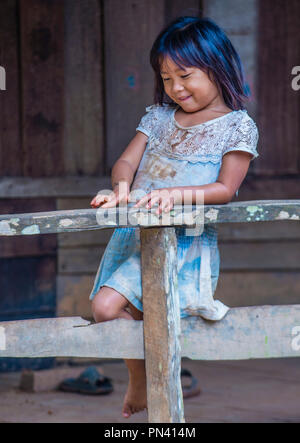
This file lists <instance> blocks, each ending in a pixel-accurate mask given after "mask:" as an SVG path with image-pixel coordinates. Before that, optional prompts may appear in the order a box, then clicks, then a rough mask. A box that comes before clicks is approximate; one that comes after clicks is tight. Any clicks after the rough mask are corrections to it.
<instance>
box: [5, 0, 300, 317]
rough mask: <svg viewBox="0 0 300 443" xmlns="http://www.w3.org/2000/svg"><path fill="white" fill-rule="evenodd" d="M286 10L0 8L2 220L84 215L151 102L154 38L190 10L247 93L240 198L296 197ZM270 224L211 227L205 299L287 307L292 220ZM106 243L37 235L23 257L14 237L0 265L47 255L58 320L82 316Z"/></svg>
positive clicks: (181, 5)
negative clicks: (223, 35) (212, 266)
mask: <svg viewBox="0 0 300 443" xmlns="http://www.w3.org/2000/svg"><path fill="white" fill-rule="evenodd" d="M299 4H300V2H299V1H297V0H291V1H289V2H284V1H283V0H273V1H270V0H261V1H260V0H249V1H247V8H245V1H244V0H202V1H200V0H188V1H185V2H182V1H179V0H151V2H150V1H149V0H84V1H83V0H52V1H46V0H2V1H1V2H0V65H2V66H4V67H5V69H6V74H7V90H6V91H0V101H1V102H0V104H1V106H0V175H1V180H0V199H5V204H4V203H3V205H2V210H3V211H8V210H9V211H11V212H15V211H19V212H29V211H31V209H32V208H35V210H37V211H38V210H52V209H72V208H86V207H89V202H90V200H91V199H92V197H93V196H94V195H95V193H96V192H97V191H98V190H100V189H108V188H110V172H111V168H112V166H113V164H114V162H115V161H116V159H117V158H118V156H119V155H120V154H121V152H122V151H123V150H124V148H125V147H126V145H127V143H128V141H129V140H130V139H131V138H132V136H133V135H134V134H135V128H136V126H137V124H138V122H139V119H140V118H141V116H142V115H143V114H144V113H145V107H146V106H148V105H150V104H152V102H153V99H152V95H153V73H152V70H151V67H150V64H149V51H150V48H151V44H152V42H153V40H154V38H155V37H156V35H157V34H158V32H159V31H160V30H161V28H162V27H163V26H164V24H165V23H167V22H169V21H170V20H172V19H173V18H175V17H177V16H179V15H201V14H203V15H205V16H210V17H211V18H213V19H215V20H216V22H217V23H218V24H220V25H221V26H222V27H223V28H224V29H225V31H226V32H227V33H228V35H229V37H230V38H231V40H232V41H233V43H234V45H235V46H236V47H237V49H238V51H239V52H240V54H241V58H242V61H243V62H244V65H245V69H246V73H247V82H248V84H249V87H250V88H251V89H252V92H253V97H252V100H251V102H250V103H249V109H248V110H249V113H250V115H251V116H253V118H255V120H256V121H257V123H258V125H259V129H260V133H261V139H260V145H259V150H260V154H261V156H260V158H259V159H258V160H256V161H255V162H253V164H252V165H251V171H250V173H249V175H248V177H247V179H246V181H245V183H244V184H243V186H242V188H241V190H240V194H239V199H240V200H255V199H272V198H279V199H280V198H282V199H286V198H299V177H300V174H299V124H298V123H297V122H298V121H299V97H300V94H299V92H298V93H297V92H295V91H292V90H291V88H290V87H289V86H290V83H291V75H290V71H291V69H292V67H293V66H295V65H298V64H299V52H298V51H299V47H300V45H299V34H298V33H297V29H299V23H298V20H299V19H298V17H299V16H300V14H298V12H299ZM276 29H279V36H280V39H278V38H277V34H274V32H275V30H276ZM279 40H280V41H279ZM269 48H270V49H269ZM277 54H278V56H276V55H277ZM273 73H274V79H273V80H272V81H271V80H270V74H273ZM287 76H288V77H287ZM274 82H275V84H274ZM274 90H275V93H274ZM277 104H278V106H277ZM270 105H271V106H270ZM270 108H272V109H271V113H270ZM282 147H283V149H282ZM283 152H285V153H286V155H285V154H283ZM26 199H27V200H26ZM1 201H2V202H4V200H1ZM13 202H15V204H13ZM16 202H18V203H16ZM6 204H9V205H10V206H7V205H6ZM32 205H33V206H32ZM271 225H272V226H270V224H269V225H268V229H266V228H265V226H264V224H263V223H262V224H259V225H257V226H255V227H254V226H253V227H250V226H248V225H231V226H224V227H222V228H220V250H221V259H222V261H221V271H222V272H221V277H220V281H219V285H218V288H217V294H216V296H217V297H218V298H220V299H222V300H224V301H225V302H227V303H228V304H229V305H232V306H233V305H235V306H240V305H248V304H263V303H266V302H267V303H273V302H274V303H280V301H282V302H283V303H287V302H288V301H289V300H290V301H291V302H294V301H297V302H298V301H299V300H298V299H297V297H298V296H299V285H298V280H297V276H298V273H299V263H300V260H299V256H298V254H299V253H298V252H297V251H298V250H300V248H299V242H300V238H299V227H298V225H299V223H297V224H295V225H292V226H291V225H290V224H289V225H287V224H285V223H277V222H275V223H274V224H271ZM111 234H112V231H109V230H108V231H105V232H104V231H93V232H86V233H75V234H63V235H58V236H57V237H56V236H54V237H53V238H51V242H50V243H51V244H50V246H49V243H47V242H49V241H50V240H49V239H48V240H47V239H43V240H38V239H37V238H34V237H31V242H32V243H30V244H31V245H32V250H30V248H29V247H28V245H26V244H25V243H21V240H20V239H19V240H20V243H19V246H18V248H19V249H18V251H19V252H16V251H17V249H16V248H17V247H16V245H14V244H13V242H9V243H6V244H5V245H4V243H2V245H3V247H2V251H6V252H5V254H6V255H3V259H5V260H6V259H8V256H9V257H12V258H13V257H14V254H16V257H19V259H21V258H22V259H23V260H25V261H26V260H28V259H29V258H30V257H34V256H39V257H44V258H45V257H48V256H50V257H51V260H52V264H51V265H49V266H50V268H51V266H55V268H56V269H57V273H56V275H55V276H54V277H52V283H51V284H52V288H53V290H55V291H56V300H57V303H56V312H57V314H59V315H72V314H79V315H85V316H90V305H89V302H88V295H89V292H90V290H91V288H92V284H93V279H94V277H95V273H96V271H97V267H98V265H99V262H100V259H101V256H102V253H103V251H104V249H105V246H106V244H107V242H108V240H109V238H110V235H111ZM278 239H280V242H279V243H278ZM25 240H26V241H27V243H28V239H23V240H22V241H24V242H25ZM39 242H41V243H39ZM49 247H50V250H51V253H50V252H49V251H50V250H49ZM20 251H23V256H22V257H20V256H18V254H20V253H21V252H20ZM24 251H27V252H24ZM32 251H34V252H32ZM2 254H4V252H3V253H2ZM45 260H46V258H45ZM47 260H49V257H48V258H47ZM24 263H25V262H24ZM53 263H54V265H53ZM32 266H34V265H32ZM50 268H49V269H50ZM51 275H52V274H51Z"/></svg>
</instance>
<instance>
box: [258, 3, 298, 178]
mask: <svg viewBox="0 0 300 443" xmlns="http://www.w3.org/2000/svg"><path fill="white" fill-rule="evenodd" d="M258 11H259V22H258V63H257V66H258V73H257V76H258V77H257V79H258V80H257V85H258V97H259V103H258V108H259V109H258V124H259V127H260V145H261V146H262V147H263V155H262V157H261V158H260V159H259V161H258V162H257V163H256V164H255V167H254V169H255V172H257V173H261V174H268V175H275V174H297V173H299V172H300V169H299V168H300V155H299V140H300V127H299V120H300V106H299V104H300V94H299V93H297V92H296V91H294V90H293V88H292V85H291V82H292V75H291V74H292V68H293V67H294V66H298V65H299V57H300V52H299V48H300V34H299V29H300V2H299V1H298V0H290V1H289V2H286V1H284V0H277V1H274V0H264V1H260V2H258ZM270 72H272V80H271V81H270ZM274 85H276V93H275V94H274ZM270 110H272V114H271V115H270Z"/></svg>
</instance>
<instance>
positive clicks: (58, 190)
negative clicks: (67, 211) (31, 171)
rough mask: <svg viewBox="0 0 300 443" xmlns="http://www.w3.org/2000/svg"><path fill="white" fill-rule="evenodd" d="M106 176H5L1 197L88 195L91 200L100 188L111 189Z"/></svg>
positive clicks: (0, 182) (0, 180) (109, 179)
mask: <svg viewBox="0 0 300 443" xmlns="http://www.w3.org/2000/svg"><path fill="white" fill-rule="evenodd" d="M110 188H111V178H110V176H106V177H87V176H84V177H82V176H71V177H63V178H62V177H43V178H30V177H4V178H1V179H0V198H21V197H24V198H36V197H60V198H63V197H76V198H79V197H88V198H90V201H91V200H92V198H93V197H94V196H95V195H96V194H97V192H98V191H99V190H100V189H110Z"/></svg>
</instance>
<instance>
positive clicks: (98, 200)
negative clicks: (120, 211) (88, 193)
mask: <svg viewBox="0 0 300 443" xmlns="http://www.w3.org/2000/svg"><path fill="white" fill-rule="evenodd" d="M115 199H116V196H115V194H114V193H111V194H109V195H105V194H97V195H96V197H94V198H93V200H92V201H91V203H90V204H91V206H93V207H98V206H100V205H102V207H103V204H104V205H107V204H108V205H109V206H107V207H111V206H114V204H113V202H114V200H115Z"/></svg>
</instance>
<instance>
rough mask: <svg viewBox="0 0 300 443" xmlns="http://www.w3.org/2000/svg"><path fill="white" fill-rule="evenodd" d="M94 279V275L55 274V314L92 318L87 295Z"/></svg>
mask: <svg viewBox="0 0 300 443" xmlns="http://www.w3.org/2000/svg"><path fill="white" fill-rule="evenodd" d="M98 264H99V263H98ZM94 279H95V275H85V274H81V275H62V274H59V275H57V278H56V315H57V316H58V317H66V316H68V317H73V316H76V315H81V316H82V317H84V318H88V319H92V318H93V314H92V311H91V301H90V300H89V295H90V293H91V291H92V288H93V283H94Z"/></svg>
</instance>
